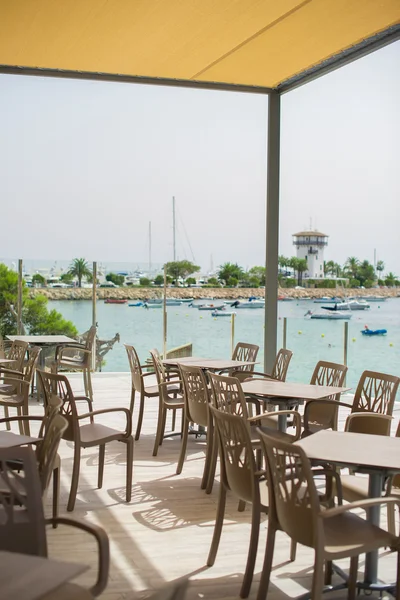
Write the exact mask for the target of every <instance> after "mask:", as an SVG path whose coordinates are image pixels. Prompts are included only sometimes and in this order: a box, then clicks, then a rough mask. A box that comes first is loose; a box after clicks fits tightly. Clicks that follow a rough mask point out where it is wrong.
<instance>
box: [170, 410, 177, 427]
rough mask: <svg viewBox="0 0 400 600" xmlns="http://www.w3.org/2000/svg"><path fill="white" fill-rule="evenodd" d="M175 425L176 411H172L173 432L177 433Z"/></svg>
mask: <svg viewBox="0 0 400 600" xmlns="http://www.w3.org/2000/svg"><path fill="white" fill-rule="evenodd" d="M175 425H176V410H173V411H172V424H171V431H175Z"/></svg>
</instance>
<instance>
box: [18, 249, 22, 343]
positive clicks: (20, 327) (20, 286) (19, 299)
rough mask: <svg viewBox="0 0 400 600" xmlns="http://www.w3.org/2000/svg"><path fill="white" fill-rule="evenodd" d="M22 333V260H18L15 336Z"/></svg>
mask: <svg viewBox="0 0 400 600" xmlns="http://www.w3.org/2000/svg"><path fill="white" fill-rule="evenodd" d="M21 333H22V258H20V259H18V294H17V334H18V335H21Z"/></svg>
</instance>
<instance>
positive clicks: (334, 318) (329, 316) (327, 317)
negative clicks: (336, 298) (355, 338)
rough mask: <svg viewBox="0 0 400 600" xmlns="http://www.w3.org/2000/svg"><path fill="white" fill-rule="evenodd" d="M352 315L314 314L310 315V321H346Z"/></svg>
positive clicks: (336, 313)
mask: <svg viewBox="0 0 400 600" xmlns="http://www.w3.org/2000/svg"><path fill="white" fill-rule="evenodd" d="M352 316H353V315H350V314H349V313H342V312H327V313H315V314H311V315H310V319H325V320H327V321H348V320H349V319H351V317H352Z"/></svg>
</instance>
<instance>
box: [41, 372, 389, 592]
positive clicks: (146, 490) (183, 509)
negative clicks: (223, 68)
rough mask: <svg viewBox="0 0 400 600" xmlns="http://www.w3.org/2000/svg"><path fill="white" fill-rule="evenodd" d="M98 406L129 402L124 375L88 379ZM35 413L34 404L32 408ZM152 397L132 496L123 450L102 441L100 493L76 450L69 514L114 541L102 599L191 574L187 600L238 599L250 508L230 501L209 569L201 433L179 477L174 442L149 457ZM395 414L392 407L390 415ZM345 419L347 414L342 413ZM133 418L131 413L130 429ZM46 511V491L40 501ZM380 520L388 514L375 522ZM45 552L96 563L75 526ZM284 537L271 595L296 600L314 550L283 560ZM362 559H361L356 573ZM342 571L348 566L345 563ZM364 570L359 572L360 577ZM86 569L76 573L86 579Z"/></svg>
mask: <svg viewBox="0 0 400 600" xmlns="http://www.w3.org/2000/svg"><path fill="white" fill-rule="evenodd" d="M71 381H72V383H73V387H74V389H75V390H76V391H78V390H79V391H82V382H81V377H80V376H79V375H78V374H74V375H72V376H71ZM93 384H94V399H95V407H96V409H100V408H106V407H118V406H121V407H128V406H129V399H130V375H129V374H127V373H120V374H106V373H103V374H96V375H95V376H94V377H93ZM41 410H42V409H41V407H40V406H39V405H38V404H37V403H36V402H32V411H33V412H40V411H41ZM157 410H158V400H157V399H155V400H152V399H150V400H148V402H147V409H146V412H145V417H144V424H143V432H142V436H141V438H140V440H139V442H136V443H135V457H134V476H133V481H134V483H133V490H132V501H131V502H130V503H129V504H127V503H126V502H125V465H126V463H125V446H124V445H123V444H119V443H117V442H115V443H111V444H109V445H107V448H106V465H105V471H104V485H103V489H101V490H99V489H97V487H96V485H97V464H98V453H97V449H88V450H85V451H83V453H82V467H81V475H80V481H79V490H78V497H77V502H76V507H75V510H74V512H73V513H68V516H72V517H74V518H78V519H84V520H87V521H89V522H91V523H96V524H98V525H100V526H102V527H103V528H104V529H105V530H106V532H107V534H108V536H109V538H110V545H111V571H110V580H109V584H108V588H107V590H106V592H105V593H104V594H103V596H102V598H103V599H104V600H122V599H127V600H130V599H132V598H135V597H138V596H146V595H148V594H149V593H150V591H151V590H152V589H154V588H157V587H160V586H162V585H163V583H164V582H166V581H171V580H174V579H177V578H180V577H184V576H185V577H190V581H191V584H190V587H189V590H188V592H187V598H188V600H194V599H195V598H196V599H198V598H200V599H203V598H204V599H207V598H208V599H212V598H219V599H222V598H224V599H231V598H238V597H239V589H240V585H241V578H242V574H243V569H244V565H245V561H246V556H247V546H248V541H249V532H250V510H249V508H247V509H246V510H245V511H244V512H243V513H240V512H238V511H237V501H236V500H235V499H234V498H229V499H228V504H227V512H226V519H225V523H224V529H223V532H222V538H221V543H220V548H219V552H218V555H217V559H216V562H215V565H214V566H213V567H212V568H208V567H206V560H207V554H208V550H209V545H210V542H211V537H212V533H213V524H214V519H215V512H216V503H217V497H218V487H219V484H218V482H216V484H215V486H214V490H213V492H212V494H211V495H209V496H208V495H206V494H205V493H204V491H202V490H201V489H200V480H201V475H202V468H203V464H204V447H205V444H204V439H203V440H200V441H199V440H198V441H196V440H195V439H194V438H193V437H191V438H190V439H189V444H188V457H187V461H186V463H185V465H184V469H183V473H182V474H181V475H179V476H177V475H175V470H176V463H177V459H178V455H179V449H180V438H179V437H175V438H170V439H167V440H165V441H164V443H163V445H162V446H161V448H160V450H159V453H158V456H157V457H156V458H153V457H152V447H153V442H154V433H155V427H156V417H157ZM398 416H399V411H397V415H396V417H397V419H398ZM341 419H342V421H343V419H344V415H341ZM102 422H104V423H107V424H108V425H110V426H114V427H116V428H121V429H122V428H123V426H124V425H123V423H124V416H123V415H122V414H117V413H112V414H111V415H110V417H107V416H106V417H103V421H102ZM135 424H136V411H135V417H134V425H135ZM60 455H61V458H62V477H61V488H62V489H61V514H63V513H65V512H66V504H67V498H68V491H69V485H70V480H71V479H70V478H71V466H72V456H73V453H72V444H70V443H68V442H65V441H62V443H61V447H60ZM47 504H48V506H47V509H48V513H49V515H50V511H51V508H50V507H51V493H50V494H49V498H48V501H47ZM384 523H386V518H385V515H383V517H382V524H384ZM266 530H267V520H266V518H265V519H264V520H263V522H262V524H261V531H260V542H259V552H258V559H257V565H256V570H255V576H254V581H253V585H252V589H251V595H250V598H252V599H255V597H256V594H257V588H258V581H259V573H260V569H261V565H262V560H263V554H264V547H265V540H266ZM49 544H50V555H51V556H52V557H59V558H63V559H67V560H71V561H79V562H83V563H85V564H90V565H91V566H92V567H93V568H95V567H96V551H95V545H94V543H92V541H91V540H90V539H88V536H87V535H85V534H81V533H79V532H77V531H76V530H73V529H69V528H66V527H59V528H58V529H57V530H50V531H49ZM289 546H290V542H289V539H288V537H287V536H286V535H284V534H282V533H281V534H279V535H278V537H277V543H276V548H275V557H274V566H273V575H272V579H271V585H270V591H269V596H268V597H269V598H271V600H284V599H287V598H294V597H296V596H298V595H300V594H302V593H304V592H305V591H307V590H308V589H310V587H311V577H312V564H313V555H312V552H310V551H309V550H308V549H306V548H304V547H299V548H298V551H297V559H296V561H295V562H293V563H291V562H290V561H289ZM381 555H382V558H381V560H380V575H381V576H382V578H383V579H386V580H389V581H390V580H394V578H395V564H396V557H395V555H394V554H393V553H391V552H389V551H382V552H381ZM363 564H364V557H360V570H362V568H363ZM343 567H344V568H345V569H347V567H348V564H347V562H346V561H343ZM360 575H361V573H360ZM90 577H92V578H93V572H92V573H90V572H89V574H86V575H84V576H82V577H81V581H83V582H88V581H89V580H90ZM335 581H336V582H338V581H339V579H338V578H336V579H335ZM327 597H328V598H332V599H336V598H345V597H346V592H345V591H341V592H332V593H330V594H329V595H328V596H327Z"/></svg>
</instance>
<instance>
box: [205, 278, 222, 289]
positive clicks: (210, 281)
mask: <svg viewBox="0 0 400 600" xmlns="http://www.w3.org/2000/svg"><path fill="white" fill-rule="evenodd" d="M207 285H214V286H215V287H220V283H219V281H218V279H217V278H216V277H210V279H208V280H207Z"/></svg>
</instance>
